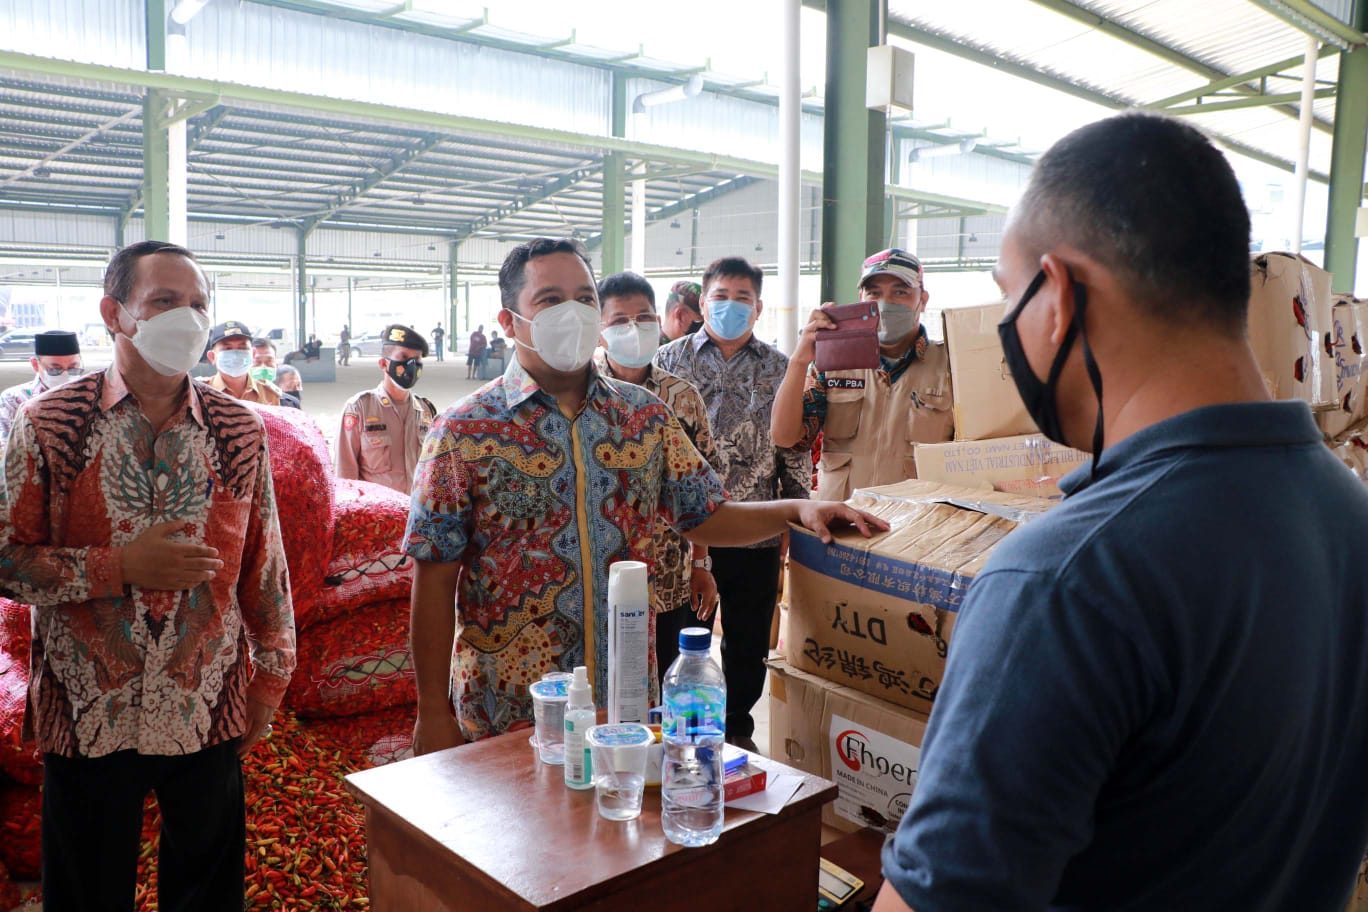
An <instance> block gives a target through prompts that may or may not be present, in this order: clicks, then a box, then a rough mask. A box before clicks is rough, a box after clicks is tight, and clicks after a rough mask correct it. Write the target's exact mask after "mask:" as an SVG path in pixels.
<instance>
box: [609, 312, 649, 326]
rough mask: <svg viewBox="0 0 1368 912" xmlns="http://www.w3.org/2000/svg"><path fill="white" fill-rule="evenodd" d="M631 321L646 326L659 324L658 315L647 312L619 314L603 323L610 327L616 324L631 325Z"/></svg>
mask: <svg viewBox="0 0 1368 912" xmlns="http://www.w3.org/2000/svg"><path fill="white" fill-rule="evenodd" d="M633 323H638V324H645V325H646V326H659V325H660V315H659V314H653V313H649V314H637V315H636V316H635V317H628V316H621V317H616V318H614V319H613V322H611V323H604V324H603V325H604V326H606V327H608V328H609V329H612V328H614V327H617V326H631V325H632V324H633Z"/></svg>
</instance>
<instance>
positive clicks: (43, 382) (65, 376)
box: [38, 367, 85, 390]
mask: <svg viewBox="0 0 1368 912" xmlns="http://www.w3.org/2000/svg"><path fill="white" fill-rule="evenodd" d="M84 373H85V371H84V370H82V369H81V368H79V367H73V368H71V369H69V370H64V371H59V372H58V373H56V374H49V373H48V372H47V370H45V369H43V368H39V369H38V385H39V386H41V387H42V388H43V389H45V390H55V389H56V388H57V387H59V386H65V385H66V384H68V383H70V382H71V381H72V380H75V379H77V378H79V377H80V376H81V375H82V374H84Z"/></svg>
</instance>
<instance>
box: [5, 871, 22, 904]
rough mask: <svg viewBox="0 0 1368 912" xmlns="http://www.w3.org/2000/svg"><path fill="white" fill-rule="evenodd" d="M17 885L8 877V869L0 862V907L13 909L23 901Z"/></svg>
mask: <svg viewBox="0 0 1368 912" xmlns="http://www.w3.org/2000/svg"><path fill="white" fill-rule="evenodd" d="M23 899H24V898H23V897H22V896H20V895H19V885H18V884H17V883H15V882H14V881H13V880H12V879H10V873H9V869H8V868H6V867H5V866H4V865H3V864H0V909H13V908H16V907H17V906H18V905H19V903H21V902H22V901H23Z"/></svg>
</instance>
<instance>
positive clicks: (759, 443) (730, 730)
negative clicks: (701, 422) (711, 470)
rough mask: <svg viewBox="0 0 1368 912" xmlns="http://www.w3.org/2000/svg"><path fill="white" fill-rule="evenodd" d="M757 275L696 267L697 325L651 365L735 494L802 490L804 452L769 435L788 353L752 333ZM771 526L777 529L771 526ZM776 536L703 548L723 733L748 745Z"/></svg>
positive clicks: (774, 575) (734, 266) (770, 613)
mask: <svg viewBox="0 0 1368 912" xmlns="http://www.w3.org/2000/svg"><path fill="white" fill-rule="evenodd" d="M763 280H764V273H763V272H761V271H760V270H759V269H758V268H756V267H755V266H753V265H751V264H750V263H749V262H747V261H746V260H745V259H743V258H741V257H723V258H722V259H720V260H716V261H714V262H713V263H712V264H711V265H710V266H708V268H707V271H705V272H704V273H703V297H704V299H705V301H706V305H705V306H706V312H705V323H704V326H703V329H702V330H700V331H699V332H696V333H694V334H693V335H691V336H684V337H683V338H681V339H677V340H675V341H674V342H671V343H670V344H669V345H667V346H665V347H664V348H662V349H660V351H658V352H656V355H655V364H656V366H657V367H659V368H661V369H662V370H665V371H668V372H669V373H672V374H675V375H677V376H679V377H683V378H684V379H685V380H687V381H689V382H690V383H692V384H693V385H694V386H695V387H697V388H698V391H699V392H701V393H702V394H703V401H704V402H706V403H707V406H708V426H709V427H710V428H711V429H712V433H713V439H714V441H716V444H717V462H716V463H715V465H716V467H717V471H718V474H720V475H721V476H722V479H723V481H724V482H725V484H726V488H727V495H728V496H729V497H732V498H734V499H736V500H738V501H749V502H764V501H772V500H774V499H775V498H777V497H807V496H809V491H810V489H811V487H812V458H811V456H810V455H809V453H808V451H806V450H791V449H783V448H781V447H777V446H775V444H774V442H773V440H771V439H770V408H771V407H772V406H773V404H774V393H775V391H776V390H777V389H778V388H779V384H780V383H781V382H782V381H783V379H784V372H785V370H786V369H787V366H788V359H787V358H786V357H784V355H783V354H781V353H780V352H779V351H778V350H777V349H775V348H774V347H773V346H771V345H766V344H765V343H764V342H761V341H760V340H759V339H757V338H756V337H755V331H754V330H755V321H756V319H758V318H759V316H760V312H761V310H762V309H763V307H764V303H763V302H762V301H761V299H760V285H761V282H762V281H763ZM779 531H780V532H782V531H784V530H782V529H781V530H779ZM781 553H782V542H781V537H780V535H779V534H778V533H776V534H775V535H774V536H773V537H772V538H767V539H765V540H764V541H761V542H757V543H754V544H750V545H746V546H741V547H724V548H713V549H712V550H711V552H710V554H711V556H712V560H713V567H712V571H713V577H714V579H716V580H717V591H718V593H719V594H720V595H721V599H722V672H723V675H724V676H725V677H726V679H727V737H728V738H729V739H730V740H732V741H734V742H736V743H738V744H740V745H741V746H742V747H745V748H747V749H748V750H751V749H754V742H753V741H752V740H751V736H752V735H753V734H754V733H755V720H754V718H752V716H751V712H750V711H751V708H752V707H753V706H754V705H755V703H756V701H757V700H759V699H760V695H761V693H762V692H763V690H764V686H765V659H766V657H768V655H769V634H770V623H771V620H772V619H773V617H774V605H775V601H776V600H777V599H778V596H779V565H780V559H781Z"/></svg>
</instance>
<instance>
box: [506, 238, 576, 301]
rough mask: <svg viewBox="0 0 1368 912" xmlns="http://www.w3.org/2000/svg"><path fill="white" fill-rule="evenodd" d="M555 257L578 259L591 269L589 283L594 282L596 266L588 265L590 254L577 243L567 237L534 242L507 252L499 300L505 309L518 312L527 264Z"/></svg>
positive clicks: (535, 239) (528, 242)
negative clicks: (551, 256) (542, 257)
mask: <svg viewBox="0 0 1368 912" xmlns="http://www.w3.org/2000/svg"><path fill="white" fill-rule="evenodd" d="M552 253H573V254H574V255H575V256H577V257H579V258H580V259H581V260H583V261H584V265H585V266H586V267H587V268H588V269H589V280H590V281H591V282H592V281H593V279H594V264H593V263H591V262H589V251H588V250H587V249H585V246H584V245H583V244H582V243H580V242H579V241H578V240H576V239H575V238H568V237H567V238H546V237H539V238H533V239H532V240H530V241H527V242H526V243H523V244H519V245H518V246H516V247H514V248H513V249H512V250H510V251H508V256H506V257H504V261H503V265H502V266H500V267H499V298H500V300H501V301H502V302H503V306H504V307H505V308H506V309H508V310H511V311H513V312H514V313H516V312H517V310H518V295H519V294H521V293H522V290H523V285H525V284H527V263H528V261H529V260H533V259H536V258H537V257H540V256H547V255H549V254H552Z"/></svg>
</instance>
